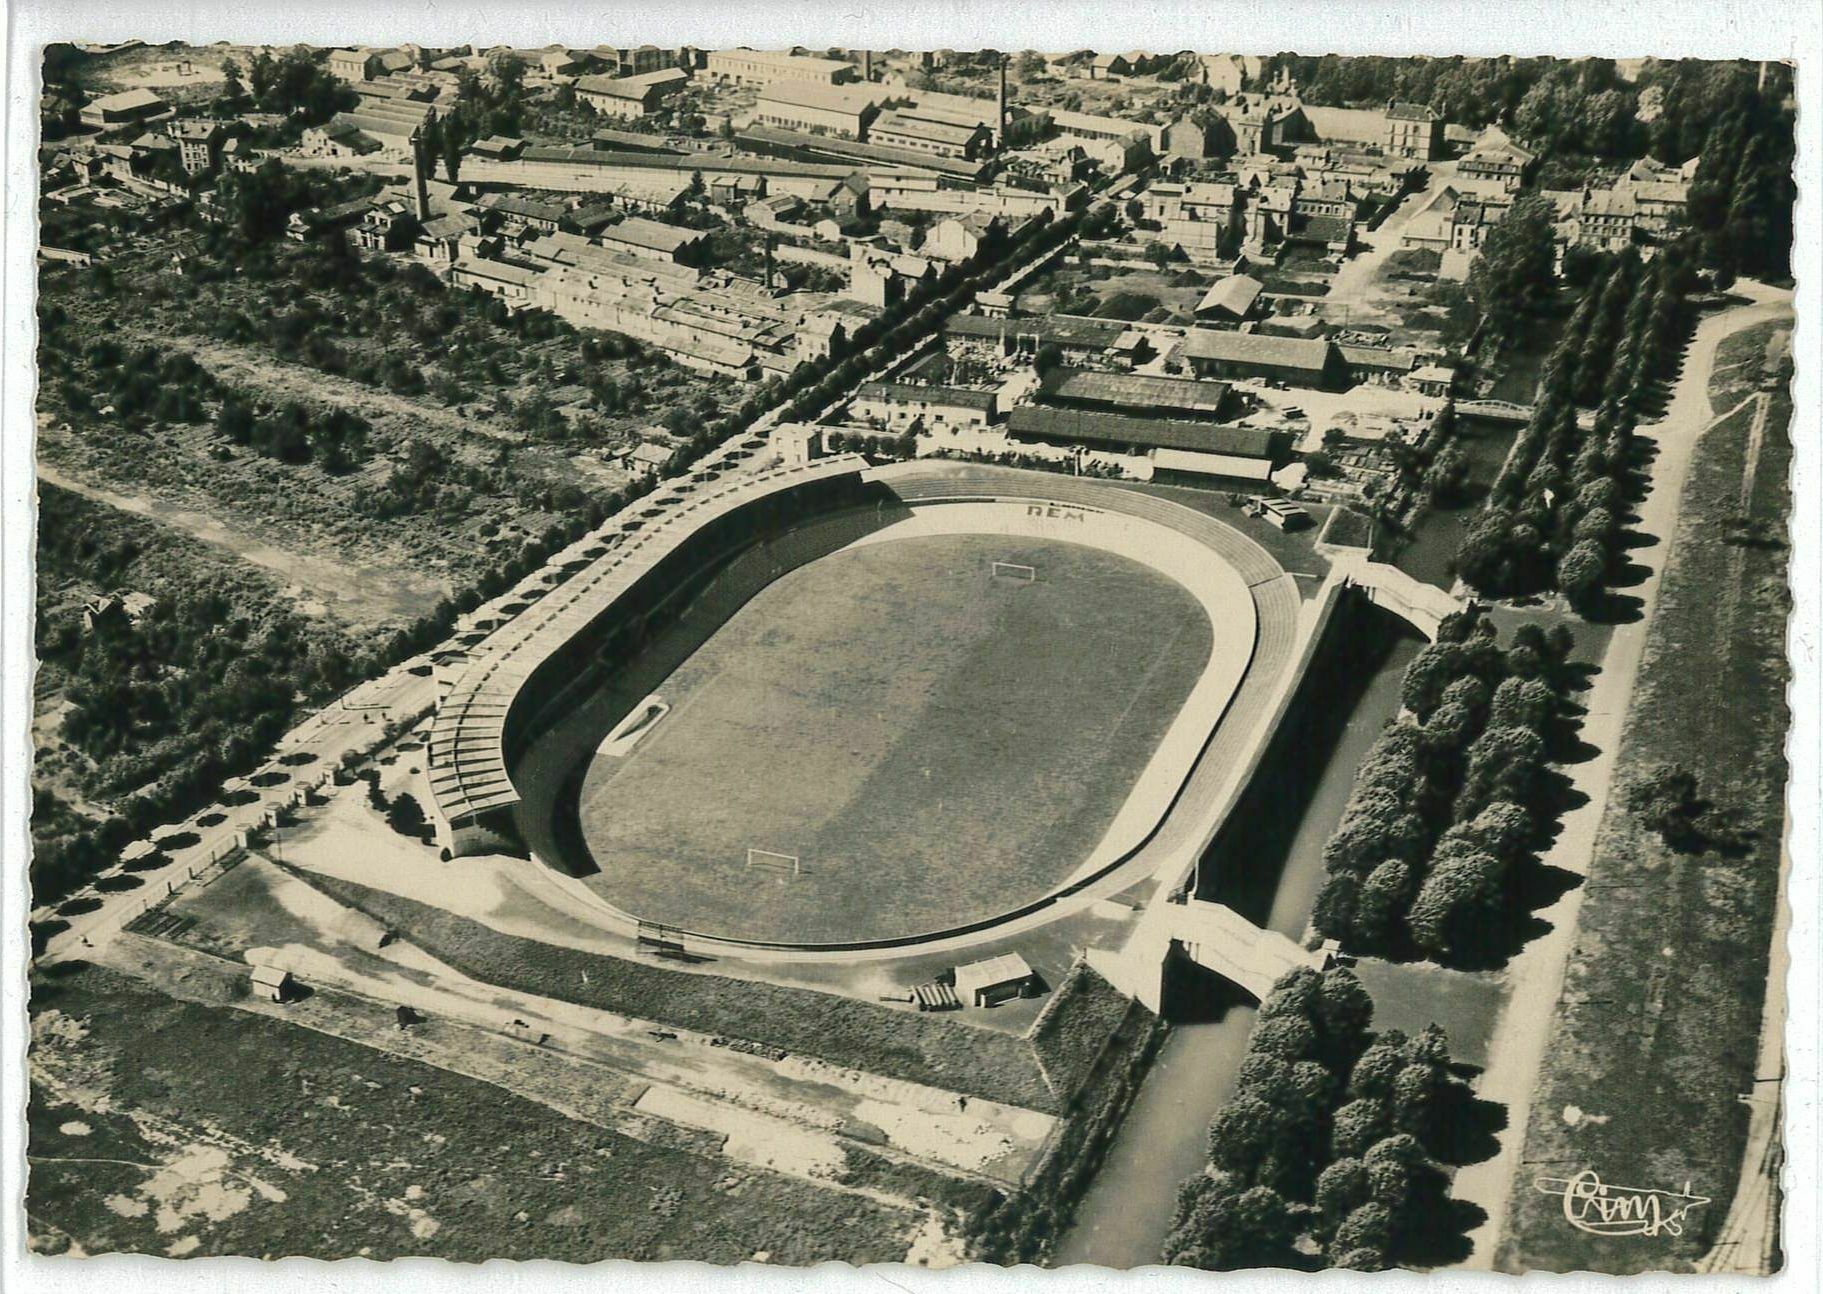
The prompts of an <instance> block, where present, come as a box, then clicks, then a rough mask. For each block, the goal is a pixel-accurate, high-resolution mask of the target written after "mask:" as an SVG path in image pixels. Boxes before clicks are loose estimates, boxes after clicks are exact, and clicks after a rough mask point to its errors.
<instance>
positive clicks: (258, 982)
mask: <svg viewBox="0 0 1823 1294" xmlns="http://www.w3.org/2000/svg"><path fill="white" fill-rule="evenodd" d="M294 987H296V981H295V980H293V979H292V978H291V972H290V971H288V970H280V969H279V968H278V967H277V966H255V967H254V968H253V992H254V994H255V996H258V997H263V998H265V999H266V1000H268V1001H270V1002H284V1001H286V1000H287V999H288V998H290V996H291V991H292V989H293V988H294Z"/></svg>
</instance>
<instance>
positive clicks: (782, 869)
mask: <svg viewBox="0 0 1823 1294" xmlns="http://www.w3.org/2000/svg"><path fill="white" fill-rule="evenodd" d="M756 867H757V868H759V869H760V870H761V871H765V872H777V873H779V874H780V875H781V876H800V875H802V874H803V871H804V868H803V865H802V864H801V863H800V862H799V861H798V856H797V855H796V854H781V853H779V852H778V851H777V850H775V849H754V848H751V847H749V848H748V850H747V870H748V871H752V870H753V869H754V868H756Z"/></svg>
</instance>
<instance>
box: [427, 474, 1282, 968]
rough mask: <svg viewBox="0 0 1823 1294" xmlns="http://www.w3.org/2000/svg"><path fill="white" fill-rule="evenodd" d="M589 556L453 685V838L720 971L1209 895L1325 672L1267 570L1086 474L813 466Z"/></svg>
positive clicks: (600, 539) (433, 780)
mask: <svg viewBox="0 0 1823 1294" xmlns="http://www.w3.org/2000/svg"><path fill="white" fill-rule="evenodd" d="M585 559H586V561H587V565H586V567H584V568H583V569H580V570H577V571H576V573H574V574H572V575H571V576H570V577H569V578H568V579H566V580H564V581H563V582H562V583H560V584H558V585H557V586H556V587H555V588H554V589H552V590H551V591H550V592H549V593H548V594H546V595H545V596H544V597H543V598H541V599H539V600H538V601H536V602H534V603H533V604H532V605H531V606H530V607H528V608H526V609H524V610H523V611H522V612H520V613H519V614H518V615H517V616H515V617H514V618H513V619H511V620H509V621H508V622H507V623H505V624H502V625H500V626H499V627H498V628H497V629H495V630H494V632H493V633H492V634H491V635H490V636H489V637H488V638H487V640H486V641H485V642H483V643H481V644H479V646H478V647H477V649H476V650H475V651H474V652H473V653H472V654H471V656H470V657H469V658H468V659H467V660H466V661H465V662H464V664H463V668H462V669H461V670H460V672H458V673H455V674H454V675H453V676H452V677H451V678H450V679H449V680H448V682H447V685H446V687H445V689H444V693H443V696H442V700H441V701H440V704H439V708H438V713H437V716H436V719H435V721H434V723H433V726H432V733H431V741H430V748H429V762H428V768H427V774H428V779H429V786H430V791H431V795H432V799H433V802H434V809H435V819H436V822H437V825H438V828H439V834H440V838H441V840H442V843H443V844H444V847H445V848H446V849H447V850H448V851H449V852H450V854H451V855H452V856H461V855H465V854H479V853H510V854H516V855H520V856H529V857H531V858H533V859H536V860H538V861H539V862H540V863H541V864H543V865H544V866H547V867H550V868H553V869H555V870H557V871H559V872H561V873H564V874H565V875H567V876H570V877H573V878H576V880H577V881H578V882H580V884H581V885H582V886H584V887H586V889H587V891H588V893H589V894H590V895H591V896H592V898H593V900H594V901H595V905H596V906H597V908H598V915H599V914H604V913H605V914H608V915H609V916H611V917H613V918H615V919H616V921H617V922H618V923H619V924H620V925H621V926H623V927H624V928H625V929H627V930H629V931H635V930H636V931H638V932H639V933H640V934H641V935H642V936H645V937H650V938H654V939H662V940H665V941H667V942H675V943H677V944H679V945H682V944H684V943H686V942H687V943H689V944H691V945H693V946H694V945H702V946H714V947H715V948H716V949H717V950H718V951H721V952H723V953H728V952H735V953H738V951H739V950H741V949H751V950H771V951H774V952H783V953H785V954H788V955H790V956H794V957H803V958H814V957H818V956H824V955H829V956H839V955H843V954H853V953H857V952H861V951H864V950H885V949H913V948H920V947H937V946H942V945H945V944H951V943H955V942H957V941H959V940H963V939H966V938H969V937H978V936H982V935H985V934H987V933H989V932H992V933H994V934H1006V933H1012V932H1015V931H1017V930H1018V929H1022V928H1030V927H1031V926H1034V925H1037V924H1042V923H1044V922H1046V921H1049V920H1053V919H1056V918H1057V917H1059V916H1061V915H1064V914H1065V913H1068V912H1071V911H1076V910H1080V909H1081V908H1082V907H1083V906H1084V905H1086V904H1088V903H1092V902H1094V901H1095V900H1096V899H1098V898H1101V897H1105V896H1108V895H1111V894H1113V893H1116V892H1118V891H1119V890H1121V889H1123V888H1125V887H1127V886H1129V885H1131V884H1133V883H1134V882H1135V881H1137V880H1139V879H1142V878H1145V877H1150V876H1155V875H1159V876H1163V875H1169V874H1170V873H1172V872H1177V873H1178V874H1179V877H1180V878H1181V874H1182V872H1183V871H1184V870H1185V869H1187V867H1188V866H1189V865H1190V864H1192V863H1193V862H1194V859H1195V857H1196V856H1197V854H1198V853H1200V851H1201V848H1202V847H1203V845H1205V844H1206V842H1207V840H1208V838H1209V835H1210V833H1211V832H1212V831H1213V830H1214V828H1215V826H1216V825H1217V824H1218V823H1219V820H1220V816H1221V814H1222V812H1223V811H1224V809H1225V806H1226V805H1227V804H1229V803H1231V802H1232V800H1233V797H1234V796H1235V794H1236V793H1237V791H1238V789H1239V787H1240V785H1241V783H1242V782H1243V781H1244V775H1245V771H1246V769H1247V767H1248V766H1249V764H1250V762H1251V761H1252V760H1253V759H1255V758H1256V757H1257V753H1258V750H1259V747H1260V745H1261V743H1262V740H1263V738H1264V736H1265V735H1267V734H1268V733H1269V731H1270V729H1271V727H1272V723H1273V720H1274V716H1275V713H1276V709H1277V707H1279V706H1281V705H1282V704H1283V701H1284V697H1285V694H1286V690H1287V688H1288V685H1289V683H1290V682H1291V681H1292V678H1293V674H1294V672H1295V671H1294V666H1295V665H1296V663H1297V662H1296V661H1295V660H1294V657H1295V656H1296V655H1297V654H1298V652H1297V643H1298V641H1299V637H1300V636H1299V634H1298V629H1299V608H1300V605H1301V598H1300V595H1299V593H1298V590H1297V588H1296V586H1295V583H1294V581H1293V578H1292V577H1291V576H1290V575H1288V574H1287V573H1286V572H1285V571H1284V570H1283V569H1282V568H1281V567H1280V566H1279V564H1278V563H1277V562H1276V561H1275V560H1274V559H1273V558H1272V557H1271V556H1270V555H1269V554H1268V553H1267V552H1266V551H1265V550H1264V549H1263V548H1261V547H1260V546H1259V545H1258V544H1256V543H1255V542H1254V541H1253V540H1251V539H1249V538H1247V537H1246V536H1244V535H1243V534H1241V533H1240V532H1239V531H1238V530H1236V529H1234V528H1233V527H1230V526H1228V525H1227V524H1225V523H1224V522H1221V521H1219V520H1216V519H1215V518H1213V517H1209V516H1206V515H1204V514H1202V513H1200V512H1196V511H1193V510H1191V509H1189V508H1186V507H1183V506H1181V505H1178V504H1176V503H1172V502H1169V501H1167V500H1165V499H1162V498H1160V497H1157V496H1155V495H1152V494H1148V493H1145V492H1142V491H1138V490H1133V489H1129V488H1125V487H1121V486H1117V485H1113V484H1110V483H1107V482H1100V481H1093V480H1087V479H1081V478H1073V477H1064V476H1058V475H1053V474H1046V473H1035V472H1028V471H1019V470H1015V469H1009V468H996V467H986V466H976V465H962V464H957V463H943V462H921V463H904V464H894V465H889V466H884V467H869V466H868V465H867V464H866V463H865V461H864V460H862V459H859V458H856V457H852V456H849V457H836V458H828V459H822V460H815V461H812V462H809V463H804V464H799V465H797V466H793V467H786V468H780V469H775V470H772V471H769V472H765V473H761V474H758V475H751V476H744V477H741V478H738V479H734V480H729V481H719V480H718V481H712V482H711V481H698V482H693V483H691V485H690V487H689V488H688V489H687V490H686V489H667V490H664V491H661V492H659V493H658V494H655V495H654V496H652V497H650V498H649V499H647V500H646V501H645V502H644V505H643V507H641V508H640V509H639V510H638V511H636V512H635V513H633V514H632V515H623V517H620V518H616V519H615V520H614V521H612V522H610V523H609V525H608V526H607V527H606V528H604V531H603V532H601V533H599V534H598V535H596V536H594V537H592V538H591V539H590V540H587V541H584V543H583V544H581V545H578V546H577V548H576V551H575V552H574V553H572V554H570V555H569V560H571V561H572V563H574V562H579V561H583V560H585ZM1170 883H1173V884H1175V883H1176V880H1173V881H1171V882H1170Z"/></svg>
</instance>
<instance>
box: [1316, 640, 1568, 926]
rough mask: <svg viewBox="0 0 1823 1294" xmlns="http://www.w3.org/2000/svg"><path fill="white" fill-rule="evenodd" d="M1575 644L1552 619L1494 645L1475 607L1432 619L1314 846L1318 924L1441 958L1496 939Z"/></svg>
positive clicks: (1534, 821) (1532, 834)
mask: <svg viewBox="0 0 1823 1294" xmlns="http://www.w3.org/2000/svg"><path fill="white" fill-rule="evenodd" d="M1573 646H1574V643H1573V641H1572V639H1571V636H1570V633H1569V631H1568V630H1567V629H1565V628H1563V627H1562V626H1558V627H1557V628H1555V629H1553V630H1551V631H1550V632H1549V633H1547V632H1545V631H1543V630H1541V629H1540V628H1539V627H1538V626H1537V625H1532V624H1526V625H1521V626H1520V627H1519V628H1518V629H1517V630H1515V631H1514V634H1513V638H1512V641H1511V643H1510V645H1509V646H1508V647H1506V648H1505V649H1504V650H1503V649H1502V648H1501V647H1500V645H1499V643H1498V642H1497V641H1496V638H1495V633H1494V628H1493V625H1492V624H1491V623H1490V622H1489V621H1488V620H1487V619H1486V617H1485V616H1483V615H1482V614H1481V613H1479V612H1478V611H1475V610H1473V609H1471V610H1468V611H1462V612H1458V613H1456V614H1455V615H1452V616H1450V617H1448V618H1447V619H1446V620H1445V621H1444V622H1443V624H1442V625H1441V626H1440V627H1439V629H1438V634H1437V640H1436V641H1435V642H1433V643H1431V644H1430V645H1428V646H1427V647H1425V649H1424V650H1423V651H1421V652H1419V653H1418V655H1417V656H1415V657H1414V658H1413V659H1412V662H1411V664H1410V665H1408V666H1407V667H1406V670H1405V675H1404V678H1403V680H1402V681H1401V699H1402V701H1403V705H1404V713H1403V714H1402V715H1401V716H1400V718H1399V719H1398V720H1397V721H1396V722H1395V723H1393V724H1391V725H1390V726H1389V727H1388V728H1387V729H1386V730H1385V731H1384V732H1383V733H1381V735H1380V737H1379V739H1378V740H1376V741H1375V742H1374V745H1373V747H1372V748H1371V749H1370V750H1369V751H1368V753H1367V757H1366V758H1365V759H1364V760H1363V761H1362V764H1361V768H1360V770H1359V771H1358V772H1357V774H1356V776H1355V784H1354V788H1353V790H1352V792H1351V793H1350V795H1349V799H1348V805H1347V807H1346V808H1345V809H1344V811H1343V814H1342V820H1341V822H1340V823H1338V824H1337V826H1336V829H1335V832H1334V833H1333V834H1332V835H1331V836H1330V838H1329V840H1328V841H1327V842H1326V843H1325V845H1324V847H1323V866H1324V871H1325V877H1324V881H1323V886H1322V889H1321V890H1320V891H1319V892H1318V895H1317V899H1316V904H1315V907H1314V909H1313V911H1312V915H1311V921H1312V924H1313V925H1314V926H1315V927H1316V929H1317V930H1318V931H1319V932H1320V933H1321V934H1323V935H1324V936H1325V937H1327V938H1331V939H1336V940H1339V941H1340V942H1341V944H1342V946H1343V947H1345V948H1347V949H1349V950H1350V951H1354V952H1362V953H1378V954H1386V955H1394V956H1403V955H1411V954H1414V953H1415V954H1418V955H1422V956H1425V957H1430V958H1434V959H1437V960H1441V961H1449V962H1461V961H1464V960H1467V959H1472V958H1474V957H1475V956H1477V955H1480V954H1483V953H1485V952H1486V951H1488V950H1490V949H1493V948H1496V947H1498V946H1499V943H1500V936H1501V934H1502V932H1503V931H1504V930H1506V929H1507V928H1509V926H1510V924H1511V922H1512V920H1513V919H1514V918H1515V917H1516V916H1517V915H1518V912H1517V911H1516V909H1517V907H1518V905H1519V902H1520V899H1519V884H1518V883H1519V881H1520V879H1521V869H1522V867H1523V865H1524V864H1525V863H1526V862H1527V861H1528V860H1529V859H1530V858H1531V857H1532V850H1533V846H1534V844H1535V843H1536V842H1537V841H1538V840H1539V839H1540V838H1541V836H1542V834H1543V830H1544V827H1545V824H1546V820H1547V818H1548V815H1549V814H1550V812H1551V807H1550V804H1549V800H1548V787H1547V785H1546V782H1545V769H1546V764H1547V761H1548V759H1549V752H1550V747H1551V744H1552V736H1553V731H1552V729H1553V724H1554V723H1555V721H1556V720H1557V718H1558V716H1559V715H1560V713H1561V712H1562V706H1563V698H1564V694H1565V692H1566V691H1567V689H1568V686H1569V684H1568V680H1567V678H1566V677H1565V665H1566V663H1567V661H1568V658H1569V655H1570V652H1571V649H1572V647H1573Z"/></svg>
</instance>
